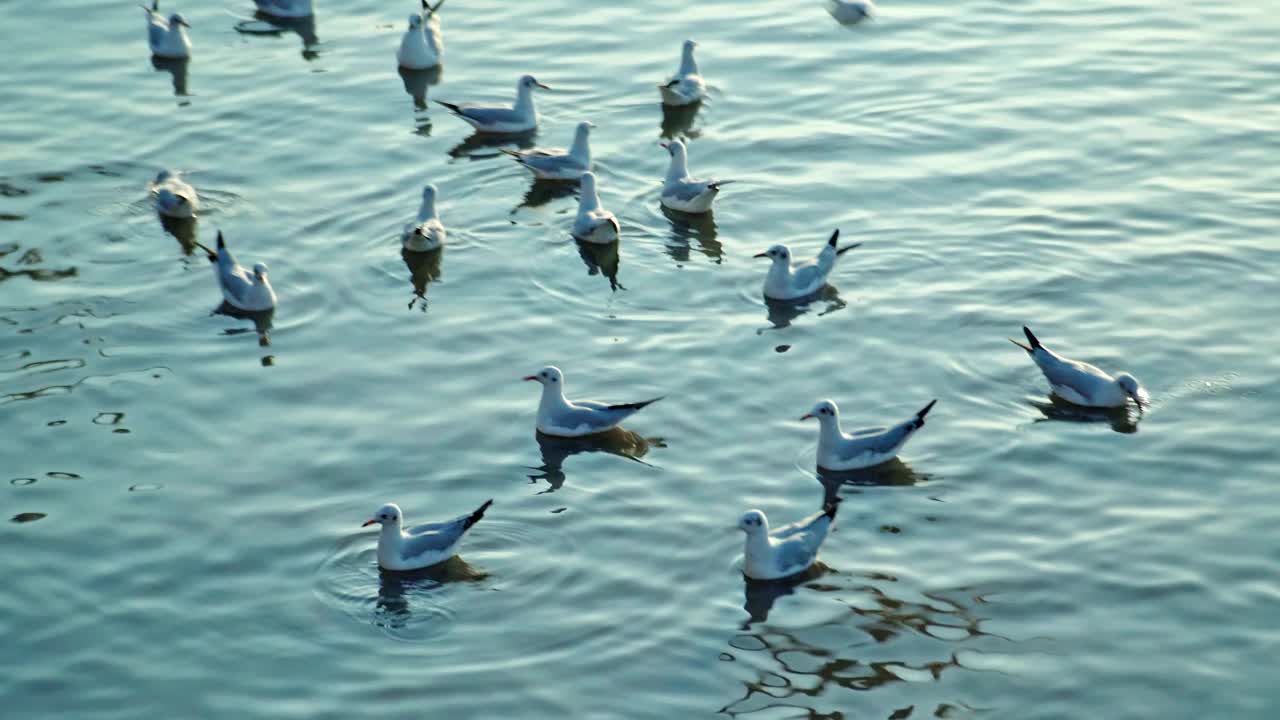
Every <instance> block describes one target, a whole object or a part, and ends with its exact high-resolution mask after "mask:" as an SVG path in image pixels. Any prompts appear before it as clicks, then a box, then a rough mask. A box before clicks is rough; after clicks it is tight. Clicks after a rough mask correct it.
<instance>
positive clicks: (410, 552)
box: [361, 500, 493, 570]
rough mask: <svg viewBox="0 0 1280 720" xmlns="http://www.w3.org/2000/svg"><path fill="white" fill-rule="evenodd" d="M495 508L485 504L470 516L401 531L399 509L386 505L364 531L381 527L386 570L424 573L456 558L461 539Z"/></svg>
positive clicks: (380, 554) (380, 560) (380, 546)
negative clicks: (488, 511) (485, 513)
mask: <svg viewBox="0 0 1280 720" xmlns="http://www.w3.org/2000/svg"><path fill="white" fill-rule="evenodd" d="M492 504H493V501H492V500H486V501H485V503H484V504H483V505H481V506H480V507H479V508H477V509H476V511H475V512H473V513H471V514H470V515H462V516H461V517H456V518H454V519H452V520H449V521H448V522H442V523H425V524H423V525H415V526H413V527H411V528H409V529H408V530H404V529H402V528H401V527H400V524H401V522H402V520H403V517H404V516H403V515H402V514H401V512H400V507H399V506H398V505H396V504H395V503H387V504H386V505H383V506H382V507H380V508H378V512H377V513H375V514H374V516H373V517H372V518H369V519H368V520H366V521H365V523H364V525H362V526H361V527H368V526H370V525H375V524H376V525H382V532H381V533H379V534H378V565H380V566H382V568H383V569H384V570H421V569H423V568H429V567H431V566H432V565H439V564H440V563H442V562H444V561H445V560H448V559H449V558H451V557H453V556H454V553H455V552H457V549H458V545H459V544H460V543H461V542H462V536H463V535H465V534H466V533H467V531H468V530H470V529H471V526H472V525H475V524H476V523H477V522H479V521H480V518H482V517H484V511H485V510H488V509H489V506H490V505H492Z"/></svg>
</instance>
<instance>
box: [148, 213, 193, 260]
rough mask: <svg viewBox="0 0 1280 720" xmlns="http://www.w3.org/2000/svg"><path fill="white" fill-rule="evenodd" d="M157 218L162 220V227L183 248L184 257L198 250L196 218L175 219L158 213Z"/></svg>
mask: <svg viewBox="0 0 1280 720" xmlns="http://www.w3.org/2000/svg"><path fill="white" fill-rule="evenodd" d="M156 217H158V218H160V227H162V228H164V231H165V232H167V233H169V234H170V235H172V236H173V237H174V239H175V240H177V241H178V245H180V246H181V247H182V254H183V255H190V254H191V253H193V252H195V249H196V247H197V246H196V227H197V224H198V222H197V220H196V218H193V217H189V218H175V217H169V216H168V215H162V214H160V213H156Z"/></svg>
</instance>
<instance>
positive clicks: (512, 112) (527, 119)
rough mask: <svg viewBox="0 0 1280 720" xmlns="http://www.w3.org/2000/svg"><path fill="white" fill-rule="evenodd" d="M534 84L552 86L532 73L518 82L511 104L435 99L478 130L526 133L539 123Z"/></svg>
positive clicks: (544, 88) (535, 86)
mask: <svg viewBox="0 0 1280 720" xmlns="http://www.w3.org/2000/svg"><path fill="white" fill-rule="evenodd" d="M534 88H542V89H543V90H550V89H551V88H549V87H547V86H546V85H543V84H542V83H540V82H538V81H537V80H536V79H534V77H533V76H532V75H525V76H524V77H522V78H520V81H519V82H517V83H516V102H515V104H514V105H513V106H511V107H509V108H505V107H492V106H483V105H472V104H463V105H454V104H453V103H447V102H444V101H442V100H437V101H436V102H438V103H440V104H441V105H443V106H445V107H446V108H448V109H449V111H450V112H452V113H453V114H454V115H457V116H458V117H460V118H462V119H463V120H466V121H467V122H469V123H471V126H472V127H474V128H475V129H476V132H482V133H505V134H516V133H524V132H529V131H530V130H535V129H537V127H538V112H537V110H536V109H535V108H534V106H533V90H534Z"/></svg>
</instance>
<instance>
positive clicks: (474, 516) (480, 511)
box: [462, 498, 493, 530]
mask: <svg viewBox="0 0 1280 720" xmlns="http://www.w3.org/2000/svg"><path fill="white" fill-rule="evenodd" d="M492 504H493V498H489V499H488V500H485V501H484V504H483V505H481V506H480V507H478V508H476V511H475V512H473V513H471V514H470V515H469V516H467V520H466V522H465V523H463V525H462V528H463V529H464V530H466V529H467V528H470V527H471V526H472V525H475V524H476V523H478V522H480V518H482V517H484V511H485V510H488V509H489V506H490V505H492Z"/></svg>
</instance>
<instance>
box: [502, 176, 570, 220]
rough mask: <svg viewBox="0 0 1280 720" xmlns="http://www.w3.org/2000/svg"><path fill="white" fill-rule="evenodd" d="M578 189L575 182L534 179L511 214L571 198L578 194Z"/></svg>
mask: <svg viewBox="0 0 1280 720" xmlns="http://www.w3.org/2000/svg"><path fill="white" fill-rule="evenodd" d="M578 187H579V185H578V183H577V181H574V180H545V179H543V178H534V180H533V184H532V185H530V186H529V190H528V192H526V193H525V194H524V198H523V199H522V200H521V201H520V204H519V205H517V206H516V207H515V210H513V211H512V212H513V213H514V212H516V211H518V210H519V209H520V208H536V207H541V206H543V205H546V204H547V203H549V202H551V201H552V200H559V199H561V198H567V197H573V195H574V194H575V193H577V192H578Z"/></svg>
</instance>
